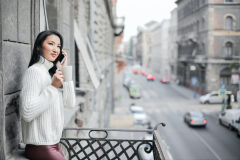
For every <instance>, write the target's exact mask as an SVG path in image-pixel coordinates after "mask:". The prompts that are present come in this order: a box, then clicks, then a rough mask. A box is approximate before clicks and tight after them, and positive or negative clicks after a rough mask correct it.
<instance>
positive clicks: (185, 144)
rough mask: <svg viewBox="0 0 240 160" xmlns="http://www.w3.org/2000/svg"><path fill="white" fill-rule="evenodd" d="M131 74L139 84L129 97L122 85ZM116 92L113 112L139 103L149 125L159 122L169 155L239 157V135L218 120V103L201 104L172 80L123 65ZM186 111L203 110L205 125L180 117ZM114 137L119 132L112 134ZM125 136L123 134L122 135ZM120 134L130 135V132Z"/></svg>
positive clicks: (174, 156) (187, 157)
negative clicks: (134, 94)
mask: <svg viewBox="0 0 240 160" xmlns="http://www.w3.org/2000/svg"><path fill="white" fill-rule="evenodd" d="M126 74H128V75H130V76H131V77H132V78H133V79H134V80H135V81H136V82H137V83H138V84H139V85H140V87H141V95H142V97H141V98H140V99H130V98H129V93H128V91H127V89H126V88H124V87H123V85H122V79H123V77H124V75H126ZM119 77H120V78H119V84H118V85H119V94H120V97H121V99H119V100H118V101H116V103H115V104H116V105H115V106H116V107H115V113H122V112H126V113H127V112H129V106H130V104H131V103H135V105H138V106H141V107H143V108H144V109H145V112H147V114H148V118H149V120H150V121H151V126H152V127H155V125H156V124H157V123H158V122H164V123H166V126H165V127H162V126H159V127H158V131H159V133H160V136H161V138H162V139H163V141H164V143H165V145H166V146H165V147H166V149H167V150H168V152H169V153H170V157H171V158H172V159H222V160H223V159H240V152H239V148H240V139H239V138H238V137H237V134H236V132H235V131H230V130H229V129H228V128H226V127H224V126H222V125H220V124H219V122H218V113H219V111H220V109H221V104H208V105H204V104H200V103H199V101H198V98H196V99H194V96H193V92H192V91H191V90H189V89H186V88H184V87H182V86H177V85H176V84H175V83H174V82H171V83H170V84H163V83H161V82H160V81H159V79H158V77H156V80H155V81H147V80H146V77H145V76H143V75H141V74H132V72H131V69H130V68H125V69H124V70H123V71H122V72H121V73H120V75H119ZM187 111H202V112H204V114H205V116H206V118H207V121H208V122H207V126H206V128H204V127H194V128H193V127H190V126H188V125H187V124H186V123H185V122H184V119H183V116H184V114H185V113H186V112H187ZM133 128H134V129H146V128H147V126H142V125H135V126H134V127H133ZM145 134H146V133H133V134H131V137H130V138H133V139H139V138H141V137H143V136H144V135H145ZM115 136H116V137H115V138H117V137H118V136H119V135H118V134H116V135H115ZM123 136H124V137H123ZM121 137H123V138H126V139H127V138H129V134H122V133H121Z"/></svg>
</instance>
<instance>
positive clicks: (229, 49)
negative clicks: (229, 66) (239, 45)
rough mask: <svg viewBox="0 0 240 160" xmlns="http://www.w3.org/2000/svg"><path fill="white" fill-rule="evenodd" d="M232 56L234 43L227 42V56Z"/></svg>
mask: <svg viewBox="0 0 240 160" xmlns="http://www.w3.org/2000/svg"><path fill="white" fill-rule="evenodd" d="M232 54H233V44H232V42H227V43H226V44H225V56H228V57H230V56H232Z"/></svg>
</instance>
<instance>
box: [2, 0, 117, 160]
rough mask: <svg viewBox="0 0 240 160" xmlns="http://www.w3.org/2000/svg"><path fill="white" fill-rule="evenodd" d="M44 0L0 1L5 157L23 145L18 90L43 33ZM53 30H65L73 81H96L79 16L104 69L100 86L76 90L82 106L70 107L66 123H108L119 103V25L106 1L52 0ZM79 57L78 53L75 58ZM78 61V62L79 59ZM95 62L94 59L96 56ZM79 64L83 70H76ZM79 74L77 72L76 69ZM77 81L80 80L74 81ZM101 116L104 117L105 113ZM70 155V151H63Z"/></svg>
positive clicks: (75, 134)
mask: <svg viewBox="0 0 240 160" xmlns="http://www.w3.org/2000/svg"><path fill="white" fill-rule="evenodd" d="M42 2H43V1H42V0H14V1H9V0H0V15H1V16H0V31H1V32H0V127H1V130H0V160H2V159H9V157H10V156H11V157H12V156H13V154H14V153H15V152H16V151H17V150H18V149H19V143H21V142H22V141H21V123H20V120H21V119H20V113H19V107H20V105H19V93H20V91H21V85H20V84H21V79H22V75H23V74H24V72H25V71H26V69H27V68H28V64H29V61H30V56H31V50H32V48H33V44H34V41H35V38H36V36H37V35H38V33H39V32H40V28H41V27H40V26H41V25H42V24H41V21H40V12H41V10H40V3H42ZM46 10H47V14H48V16H47V17H48V23H49V29H54V30H57V31H58V32H60V33H61V34H62V36H63V39H64V46H63V49H64V50H65V51H66V52H67V53H68V65H72V66H73V80H74V83H75V82H76V79H79V81H80V82H81V83H80V86H79V87H81V85H82V86H83V87H85V86H84V85H83V84H88V85H91V79H90V77H89V74H88V72H87V69H86V66H85V62H84V61H83V58H82V57H81V54H78V52H75V51H76V46H75V40H74V26H73V22H74V18H75V19H76V21H77V22H78V27H79V29H80V32H81V34H82V36H83V37H84V42H85V44H86V37H87V36H89V39H90V41H91V44H92V46H93V49H94V52H95V55H96V58H97V61H98V63H99V64H100V68H101V71H102V72H101V75H102V76H101V77H98V78H99V80H100V86H99V87H98V89H97V90H92V89H91V88H90V89H89V88H88V89H87V88H85V89H87V90H85V91H84V92H81V93H80V94H79V95H78V93H77V106H76V107H75V109H73V110H68V109H65V110H64V113H65V127H82V126H87V127H98V128H99V127H106V126H107V125H108V118H106V117H107V115H106V114H110V112H111V111H112V108H113V102H114V97H113V96H114V94H112V93H114V80H113V77H114V51H113V48H114V28H113V26H112V24H111V21H110V18H109V15H108V14H109V12H108V10H107V6H106V3H105V1H104V0H81V1H79V0H75V1H74V0H58V1H55V0H47V1H46ZM76 57H78V58H77V59H76ZM76 60H78V61H76ZM91 60H92V59H91ZM77 67H79V69H78V70H77ZM76 72H78V73H76ZM75 85H76V83H75ZM104 114H105V117H104V116H100V115H104ZM86 135H87V133H84V132H75V131H72V132H64V133H63V136H66V137H79V136H80V137H83V136H86ZM63 151H64V153H65V155H67V152H66V150H64V149H63Z"/></svg>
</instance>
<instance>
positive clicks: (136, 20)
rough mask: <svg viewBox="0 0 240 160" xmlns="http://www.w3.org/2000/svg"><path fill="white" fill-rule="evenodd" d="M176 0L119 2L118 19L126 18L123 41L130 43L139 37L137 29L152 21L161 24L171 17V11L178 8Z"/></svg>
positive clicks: (124, 0) (128, 0) (131, 0)
mask: <svg viewBox="0 0 240 160" xmlns="http://www.w3.org/2000/svg"><path fill="white" fill-rule="evenodd" d="M175 2H176V0H118V1H117V17H122V16H125V29H124V38H123V41H124V42H126V41H129V39H130V37H131V36H134V35H137V27H138V26H143V25H144V24H146V23H147V22H150V21H151V20H155V21H158V22H161V21H162V20H163V19H169V18H170V17H171V11H172V10H173V9H174V8H177V5H176V4H175Z"/></svg>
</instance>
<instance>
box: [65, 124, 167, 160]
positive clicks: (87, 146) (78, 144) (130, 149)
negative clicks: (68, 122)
mask: <svg viewBox="0 0 240 160" xmlns="http://www.w3.org/2000/svg"><path fill="white" fill-rule="evenodd" d="M159 125H162V126H165V124H164V123H158V124H157V125H156V126H155V128H154V129H144V130H135V129H96V128H65V129H64V130H65V131H67V130H87V131H89V132H88V136H89V138H61V141H60V144H62V145H63V146H64V147H65V148H66V150H67V152H68V155H69V160H72V159H78V160H80V159H81V160H85V159H86V160H92V159H98V160H99V159H107V160H110V159H117V160H124V159H127V160H130V159H139V160H140V159H141V157H140V156H139V152H140V148H141V151H145V152H146V153H148V154H149V153H151V154H153V157H154V160H162V159H170V158H169V156H168V153H167V151H166V149H165V146H164V144H163V142H162V139H161V137H160V135H159V133H158V130H157V129H158V126H159ZM114 131H116V132H129V133H131V132H148V133H152V135H153V138H152V139H151V140H147V139H145V140H143V139H139V140H138V139H108V132H114ZM93 132H103V133H105V136H104V137H102V138H96V137H92V135H91V134H92V133H93ZM144 146H145V147H144ZM123 157H124V158H123Z"/></svg>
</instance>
